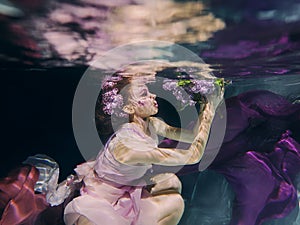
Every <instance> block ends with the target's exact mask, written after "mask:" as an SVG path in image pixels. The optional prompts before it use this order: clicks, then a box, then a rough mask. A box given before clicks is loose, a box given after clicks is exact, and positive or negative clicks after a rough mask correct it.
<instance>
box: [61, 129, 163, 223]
mask: <svg viewBox="0 0 300 225" xmlns="http://www.w3.org/2000/svg"><path fill="white" fill-rule="evenodd" d="M120 141H122V142H123V143H125V144H126V145H129V147H131V148H132V149H135V150H136V151H152V150H153V149H154V148H155V147H157V139H156V138H151V137H149V136H147V135H145V134H144V132H142V130H141V129H140V128H139V127H137V126H136V125H133V124H125V125H124V126H123V127H122V128H121V129H120V130H119V131H117V132H116V134H115V135H113V136H112V137H111V139H110V140H108V142H107V144H106V145H105V147H104V150H103V151H101V152H100V153H99V155H98V156H97V158H96V160H95V161H89V162H86V163H83V164H81V165H79V166H78V167H77V168H76V170H75V171H76V173H77V175H78V176H79V177H80V178H82V179H83V183H84V187H83V188H82V189H81V196H79V197H77V198H75V199H73V200H72V201H71V202H70V203H69V204H68V205H67V207H66V209H65V215H64V220H65V223H66V224H67V225H72V224H73V223H75V222H76V221H77V220H78V218H79V217H80V216H84V217H86V218H87V219H88V220H89V221H91V222H93V223H94V224H110V225H137V224H141V225H142V224H143V225H146V224H149V225H150V224H151V225H152V224H153V225H154V224H155V223H156V222H155V215H154V216H152V217H151V216H147V213H145V210H146V208H147V205H146V203H145V202H142V201H141V199H142V198H143V197H147V194H146V192H145V191H143V187H144V186H145V182H144V179H143V176H144V175H145V174H146V172H147V171H148V170H149V169H151V165H150V166H149V165H139V166H130V165H125V164H122V163H120V162H118V161H117V160H116V159H115V158H114V156H113V151H114V149H115V145H116V143H117V142H120ZM141 204H142V205H143V206H141ZM141 207H143V217H141V216H140V211H141V210H140V209H141ZM150 213H151V212H149V214H150ZM144 217H147V218H144Z"/></svg>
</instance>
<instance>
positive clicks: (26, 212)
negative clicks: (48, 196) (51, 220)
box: [0, 166, 48, 225]
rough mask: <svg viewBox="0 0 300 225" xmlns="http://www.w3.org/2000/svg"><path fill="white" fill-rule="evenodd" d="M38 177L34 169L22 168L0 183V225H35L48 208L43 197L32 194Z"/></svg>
mask: <svg viewBox="0 0 300 225" xmlns="http://www.w3.org/2000/svg"><path fill="white" fill-rule="evenodd" d="M38 176H39V172H38V170H37V169H36V168H34V167H32V166H23V167H20V168H18V169H16V170H14V171H12V172H11V173H10V174H9V175H8V176H7V177H6V178H4V179H2V180H1V181H0V210H1V212H2V217H1V220H0V224H1V225H12V224H13V225H19V224H35V221H36V218H37V217H38V215H39V214H40V213H41V212H42V211H44V210H45V209H46V208H47V207H48V204H47V202H46V200H45V196H44V195H42V194H35V193H34V185H35V183H36V181H37V180H38Z"/></svg>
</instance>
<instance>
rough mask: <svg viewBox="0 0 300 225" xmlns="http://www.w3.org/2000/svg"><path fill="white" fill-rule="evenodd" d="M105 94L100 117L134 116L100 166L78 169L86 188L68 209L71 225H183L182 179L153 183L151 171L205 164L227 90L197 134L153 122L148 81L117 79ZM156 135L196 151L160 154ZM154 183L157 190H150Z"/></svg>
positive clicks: (166, 177) (212, 103) (166, 176)
mask: <svg viewBox="0 0 300 225" xmlns="http://www.w3.org/2000/svg"><path fill="white" fill-rule="evenodd" d="M103 90H104V93H102V100H101V101H100V102H99V105H98V106H100V107H98V109H99V110H100V115H103V114H106V115H111V114H113V113H115V114H118V115H119V116H125V115H128V117H129V123H126V124H124V125H122V127H121V128H120V129H119V130H118V131H117V132H116V133H115V134H114V135H112V136H111V137H110V139H109V140H108V141H107V144H106V146H105V148H104V150H103V151H101V152H100V153H99V155H98V156H97V158H96V160H95V161H92V162H87V163H84V164H82V165H79V166H78V167H77V169H76V172H77V174H78V176H79V177H80V178H82V179H83V183H84V186H83V188H82V189H81V196H79V197H77V198H75V199H73V200H72V201H71V202H70V203H69V204H68V205H67V207H66V209H65V216H64V219H65V223H66V224H68V225H71V224H78V225H83V224H111V225H112V224H114V225H125V224H128V225H129V224H143V225H147V224H149V225H152V224H153V225H154V224H159V225H167V224H168V225H171V224H177V223H178V222H179V220H180V218H181V216H182V213H183V209H184V202H183V199H182V197H181V195H180V192H181V183H180V181H179V179H178V178H177V177H176V175H175V174H172V173H163V174H157V175H150V177H147V176H146V174H147V171H151V168H152V165H164V166H177V165H187V164H195V163H197V162H199V161H200V159H201V157H202V155H203V151H204V149H205V146H206V143H207V139H208V135H209V131H210V126H211V123H212V120H213V117H214V114H215V110H216V108H217V106H218V105H219V103H220V102H221V101H222V99H223V89H222V88H219V89H218V91H219V93H218V94H217V95H216V96H215V97H211V96H212V95H211V96H210V97H209V98H208V101H207V104H206V106H205V108H204V110H203V112H202V113H201V114H200V116H199V121H201V126H196V127H195V128H194V130H193V131H187V130H185V131H183V130H181V129H179V128H173V127H171V126H168V125H167V124H165V123H164V122H163V121H160V120H159V119H157V118H154V117H151V116H153V115H155V114H156V113H157V112H158V105H157V102H156V100H155V97H156V96H155V95H154V94H152V93H150V92H149V90H148V88H147V86H146V85H145V81H144V79H142V78H122V79H121V78H120V77H119V78H118V77H115V78H112V79H110V80H107V81H106V82H105V83H104V85H103ZM124 100H125V101H124ZM98 115H99V114H98ZM100 118H101V116H100ZM102 118H105V116H104V117H102ZM103 124H105V123H103ZM100 130H101V128H100ZM156 134H160V135H162V136H165V137H168V138H171V139H174V140H179V139H180V140H181V141H184V142H189V143H191V146H190V147H189V149H188V150H183V149H176V148H159V147H157V144H158V143H157V138H156ZM150 174H151V172H150ZM148 182H151V184H152V185H150V186H149V185H148V186H147V184H148Z"/></svg>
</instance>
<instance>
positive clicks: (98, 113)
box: [95, 72, 131, 142]
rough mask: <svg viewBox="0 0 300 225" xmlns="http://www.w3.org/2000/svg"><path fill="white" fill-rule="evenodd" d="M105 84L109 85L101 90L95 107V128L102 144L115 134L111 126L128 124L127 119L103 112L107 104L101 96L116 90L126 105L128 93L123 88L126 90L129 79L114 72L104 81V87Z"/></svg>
mask: <svg viewBox="0 0 300 225" xmlns="http://www.w3.org/2000/svg"><path fill="white" fill-rule="evenodd" d="M107 82H109V84H110V85H106V86H105V88H102V89H101V91H100V93H99V95H98V98H97V102H96V107H95V122H96V128H97V131H98V134H99V137H100V138H101V140H102V141H104V142H106V140H107V139H108V138H109V137H110V136H111V135H112V134H113V133H114V132H115V130H114V129H113V124H117V123H120V124H122V123H124V122H128V119H127V118H126V119H125V118H120V117H115V116H111V115H110V114H108V113H107V112H106V111H105V110H104V108H105V106H106V104H107V102H105V101H103V96H104V94H105V93H108V92H110V91H112V90H115V89H116V90H117V93H116V94H121V95H122V97H123V99H124V104H126V103H127V102H126V101H127V99H128V96H127V92H128V91H126V90H125V91H124V88H128V85H129V84H130V82H131V78H130V77H123V76H121V75H120V74H119V72H116V73H115V74H113V75H112V76H111V77H110V78H108V79H107V80H105V81H104V85H105V83H107ZM112 120H118V121H112ZM125 120H127V121H125Z"/></svg>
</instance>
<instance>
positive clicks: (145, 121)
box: [130, 115, 149, 135]
mask: <svg viewBox="0 0 300 225" xmlns="http://www.w3.org/2000/svg"><path fill="white" fill-rule="evenodd" d="M130 122H132V123H135V124H136V125H138V126H139V127H140V128H141V129H142V130H143V131H144V132H145V133H146V134H148V135H149V129H148V127H149V118H141V117H138V116H135V115H134V116H133V118H132V119H131V121H130Z"/></svg>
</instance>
